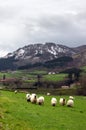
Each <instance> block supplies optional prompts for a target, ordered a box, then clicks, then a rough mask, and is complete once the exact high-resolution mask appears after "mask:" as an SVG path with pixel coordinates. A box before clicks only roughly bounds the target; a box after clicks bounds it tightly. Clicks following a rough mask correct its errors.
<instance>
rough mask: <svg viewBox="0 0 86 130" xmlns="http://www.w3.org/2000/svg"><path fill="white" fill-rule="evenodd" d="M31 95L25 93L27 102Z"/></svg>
mask: <svg viewBox="0 0 86 130" xmlns="http://www.w3.org/2000/svg"><path fill="white" fill-rule="evenodd" d="M30 98H31V95H30V94H29V93H27V94H26V99H27V101H28V102H30Z"/></svg>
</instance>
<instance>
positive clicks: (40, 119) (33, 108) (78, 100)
mask: <svg viewBox="0 0 86 130" xmlns="http://www.w3.org/2000/svg"><path fill="white" fill-rule="evenodd" d="M25 95H26V94H25V93H17V94H15V93H14V92H10V91H2V90H1V91H0V130H86V97H83V96H75V100H74V102H75V105H74V107H73V108H69V107H67V106H60V105H59V103H58V104H57V106H55V107H52V106H51V104H50V100H51V98H52V97H53V95H51V96H46V95H43V96H44V97H45V103H44V105H43V106H39V105H37V104H31V103H28V102H27V101H26V99H25ZM54 97H56V98H57V101H59V98H60V96H54ZM65 98H66V99H68V96H65Z"/></svg>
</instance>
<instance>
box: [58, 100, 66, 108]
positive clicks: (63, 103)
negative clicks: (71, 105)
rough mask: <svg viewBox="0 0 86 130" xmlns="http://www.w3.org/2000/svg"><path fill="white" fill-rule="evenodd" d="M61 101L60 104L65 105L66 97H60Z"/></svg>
mask: <svg viewBox="0 0 86 130" xmlns="http://www.w3.org/2000/svg"><path fill="white" fill-rule="evenodd" d="M59 103H60V105H62V106H64V105H65V104H66V100H65V98H60V100H59Z"/></svg>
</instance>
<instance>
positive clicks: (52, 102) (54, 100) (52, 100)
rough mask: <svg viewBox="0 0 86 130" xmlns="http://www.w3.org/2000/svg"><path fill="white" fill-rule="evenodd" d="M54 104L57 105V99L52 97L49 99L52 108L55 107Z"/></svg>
mask: <svg viewBox="0 0 86 130" xmlns="http://www.w3.org/2000/svg"><path fill="white" fill-rule="evenodd" d="M56 104H57V99H56V98H54V97H53V98H52V99H51V105H52V106H56Z"/></svg>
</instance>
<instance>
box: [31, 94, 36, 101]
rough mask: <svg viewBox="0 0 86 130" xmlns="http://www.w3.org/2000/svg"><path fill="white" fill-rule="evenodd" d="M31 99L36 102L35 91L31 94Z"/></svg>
mask: <svg viewBox="0 0 86 130" xmlns="http://www.w3.org/2000/svg"><path fill="white" fill-rule="evenodd" d="M30 101H31V103H36V102H37V95H36V94H35V93H33V94H32V95H31V98H30Z"/></svg>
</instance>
